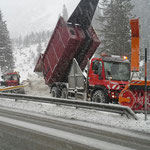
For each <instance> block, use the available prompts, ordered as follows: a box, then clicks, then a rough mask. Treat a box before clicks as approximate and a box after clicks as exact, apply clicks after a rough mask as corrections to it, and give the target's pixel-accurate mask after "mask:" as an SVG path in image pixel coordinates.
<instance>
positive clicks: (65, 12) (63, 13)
mask: <svg viewBox="0 0 150 150" xmlns="http://www.w3.org/2000/svg"><path fill="white" fill-rule="evenodd" d="M62 17H63V18H64V20H65V21H67V20H68V11H67V8H66V5H65V4H64V5H63V11H62Z"/></svg>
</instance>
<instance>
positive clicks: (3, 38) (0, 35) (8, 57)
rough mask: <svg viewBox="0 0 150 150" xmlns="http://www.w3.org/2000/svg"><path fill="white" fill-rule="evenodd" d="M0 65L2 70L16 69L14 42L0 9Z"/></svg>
mask: <svg viewBox="0 0 150 150" xmlns="http://www.w3.org/2000/svg"><path fill="white" fill-rule="evenodd" d="M0 67H1V70H2V72H7V71H12V70H13V69H14V59H13V51H12V44H11V40H10V37H9V32H8V30H7V25H6V22H5V21H3V18H2V13H1V11H0Z"/></svg>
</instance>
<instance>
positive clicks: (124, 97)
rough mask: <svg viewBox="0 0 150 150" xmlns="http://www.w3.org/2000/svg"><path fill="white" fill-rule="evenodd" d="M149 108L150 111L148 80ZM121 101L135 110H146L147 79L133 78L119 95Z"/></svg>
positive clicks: (148, 95)
mask: <svg viewBox="0 0 150 150" xmlns="http://www.w3.org/2000/svg"><path fill="white" fill-rule="evenodd" d="M147 87H148V92H147V99H148V100H147V104H148V105H147V110H148V111H149V112H150V81H148V82H147ZM119 103H120V104H121V105H124V106H129V107H130V108H131V109H132V110H133V111H144V110H145V81H142V80H141V81H140V80H132V81H131V82H130V83H129V84H128V85H126V86H125V88H124V89H123V90H122V91H121V93H120V95H119Z"/></svg>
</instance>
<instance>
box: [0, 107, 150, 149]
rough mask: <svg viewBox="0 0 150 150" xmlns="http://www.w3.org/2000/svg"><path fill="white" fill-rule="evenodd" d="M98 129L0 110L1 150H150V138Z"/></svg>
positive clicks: (133, 133)
mask: <svg viewBox="0 0 150 150" xmlns="http://www.w3.org/2000/svg"><path fill="white" fill-rule="evenodd" d="M81 124H82V123H81ZM87 124H88V123H87ZM99 127H100V128H99V129H96V128H91V127H86V126H82V125H79V124H78V122H76V121H70V120H66V119H59V118H57V119H55V118H52V117H45V116H42V115H37V114H32V113H29V112H28V113H25V112H21V111H16V110H15V111H13V110H11V111H10V109H6V108H0V136H1V138H0V145H1V147H0V148H1V149H2V148H4V149H6V148H8V147H7V146H9V148H10V147H11V149H12V150H17V149H18V150H24V149H26V150H27V149H28V150H30V149H32V150H34V149H35V150H38V149H39V150H43V149H44V150H47V149H49V150H51V149H52V150H55V149H61V150H63V149H64V150H72V149H73V150H80V149H81V150H84V149H85V150H88V149H89V150H90V149H91V150H96V149H97V150H98V149H99V150H101V149H104V150H120V149H121V150H130V149H139V150H141V149H144V150H149V147H150V135H149V134H143V133H136V132H132V131H128V130H120V129H118V130H117V129H113V128H110V127H105V128H104V127H102V126H100V125H99ZM124 133H125V134H124Z"/></svg>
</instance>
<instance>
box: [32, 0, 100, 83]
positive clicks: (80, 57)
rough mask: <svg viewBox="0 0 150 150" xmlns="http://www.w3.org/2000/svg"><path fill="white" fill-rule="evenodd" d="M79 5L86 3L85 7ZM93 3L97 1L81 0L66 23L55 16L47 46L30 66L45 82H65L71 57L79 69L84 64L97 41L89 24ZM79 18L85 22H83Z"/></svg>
mask: <svg viewBox="0 0 150 150" xmlns="http://www.w3.org/2000/svg"><path fill="white" fill-rule="evenodd" d="M83 4H86V7H85V8H84V7H83ZM97 4H98V0H95V1H94V2H93V1H91V0H87V1H85V0H82V1H81V2H80V3H79V5H78V6H77V8H76V9H75V11H74V12H73V14H72V15H71V17H70V18H69V19H68V21H67V22H66V21H64V19H63V18H62V17H60V18H59V20H58V22H57V25H56V27H55V29H54V32H53V35H52V37H51V39H50V41H49V43H48V46H47V48H46V50H45V52H44V54H43V55H40V58H39V60H38V62H37V64H36V66H35V69H34V71H35V72H43V75H44V78H45V83H46V84H48V85H51V84H52V83H54V82H67V81H68V74H69V71H70V68H71V64H72V62H73V58H75V59H76V60H77V62H78V64H79V66H80V67H81V69H82V70H83V69H84V68H85V66H86V65H87V61H88V59H90V58H91V57H92V55H93V54H94V52H95V50H96V49H97V47H98V46H99V44H100V41H99V39H98V37H97V35H96V33H95V32H94V29H93V28H92V26H91V25H90V23H91V20H92V17H93V14H94V12H95V9H96V6H97ZM79 8H81V9H80V11H78V10H79ZM87 12H88V13H87ZM89 14H90V16H89ZM74 15H75V16H76V15H77V17H75V16H74ZM77 18H78V19H77ZM79 18H80V19H79ZM81 18H84V19H85V20H86V22H84V23H83V22H82V19H81Z"/></svg>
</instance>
